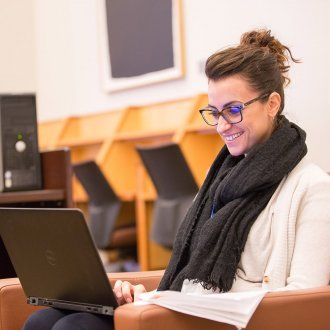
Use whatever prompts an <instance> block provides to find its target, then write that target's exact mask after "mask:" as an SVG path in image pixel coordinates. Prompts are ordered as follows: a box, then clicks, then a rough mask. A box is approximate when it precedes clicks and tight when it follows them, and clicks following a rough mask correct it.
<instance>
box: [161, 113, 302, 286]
mask: <svg viewBox="0 0 330 330" xmlns="http://www.w3.org/2000/svg"><path fill="white" fill-rule="evenodd" d="M305 139H306V134H305V132H304V131H303V130H302V129H301V128H300V127H298V126H297V125H295V124H293V123H290V122H289V121H288V120H287V119H286V118H285V117H283V118H282V121H281V125H280V127H279V128H277V129H276V130H275V131H274V132H273V134H272V135H271V137H270V138H269V139H268V140H267V141H266V142H264V143H262V144H260V145H258V146H256V147H254V148H252V150H251V151H250V152H249V153H248V155H247V156H246V157H244V156H239V157H234V156H231V155H230V153H229V151H228V149H227V147H226V146H224V147H223V148H222V150H221V151H220V153H219V154H218V156H217V158H216V159H215V161H214V163H213V164H212V167H211V168H210V171H209V173H208V175H207V177H206V179H205V181H204V183H203V185H202V187H201V189H200V191H199V193H198V195H197V197H196V198H195V200H194V202H193V205H192V206H191V208H190V209H189V211H188V212H187V215H186V217H185V219H184V221H183V222H182V224H181V226H180V229H179V231H178V234H177V236H176V240H175V243H174V247H173V253H172V257H171V260H170V262H169V265H168V267H167V269H166V271H165V274H164V276H163V278H162V281H161V283H160V285H159V287H158V290H175V291H180V290H181V287H182V283H183V281H184V280H185V279H188V280H193V281H194V282H195V283H200V284H201V285H202V286H203V287H204V288H205V289H213V290H217V289H218V290H219V291H220V292H227V291H229V290H230V289H231V287H232V285H233V282H234V279H235V275H236V270H237V266H238V263H239V261H240V258H241V254H242V252H243V250H244V246H245V243H246V240H247V237H248V234H249V232H250V229H251V227H252V225H253V223H254V221H255V220H256V219H257V217H258V215H259V214H260V213H261V211H262V210H263V209H264V208H265V207H266V205H267V203H268V202H269V200H270V198H271V197H272V195H273V194H274V192H275V190H276V188H277V187H278V185H279V184H280V182H281V180H282V179H283V178H284V177H285V176H286V175H287V174H288V173H289V172H290V171H291V170H292V169H293V168H294V167H295V166H296V165H297V164H298V163H299V162H300V160H301V159H302V158H303V157H304V156H305V155H306V153H307V146H306V144H305Z"/></svg>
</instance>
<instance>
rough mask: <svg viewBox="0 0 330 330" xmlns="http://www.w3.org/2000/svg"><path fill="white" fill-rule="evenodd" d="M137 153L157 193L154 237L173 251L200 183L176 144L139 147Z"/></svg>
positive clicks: (152, 233) (153, 227)
mask: <svg viewBox="0 0 330 330" xmlns="http://www.w3.org/2000/svg"><path fill="white" fill-rule="evenodd" d="M137 151H138V153H139V155H140V156H141V159H142V161H143V163H144V165H145V167H146V169H147V171H148V173H149V175H150V177H151V180H152V181H153V183H154V185H155V188H156V190H157V194H158V199H157V201H156V203H155V207H154V214H153V225H152V229H151V238H152V239H153V240H154V241H156V242H157V243H159V244H160V245H163V246H164V247H168V248H171V247H172V246H173V242H174V239H175V235H176V233H177V230H178V228H179V225H180V223H181V221H182V220H183V218H184V216H185V214H186V212H187V210H188V209H189V207H190V205H191V203H192V200H193V199H194V197H195V195H196V194H197V192H198V186H197V183H196V181H195V179H194V177H193V175H192V173H191V171H190V168H189V166H188V164H187V162H186V159H185V158H184V155H183V153H182V151H181V149H180V147H179V146H178V145H177V144H174V143H170V144H164V145H159V146H152V147H149V146H148V147H145V146H143V147H142V146H140V147H137Z"/></svg>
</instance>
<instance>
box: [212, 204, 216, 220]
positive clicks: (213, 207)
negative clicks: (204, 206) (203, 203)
mask: <svg viewBox="0 0 330 330" xmlns="http://www.w3.org/2000/svg"><path fill="white" fill-rule="evenodd" d="M214 209H215V204H214V202H213V204H212V210H211V219H213V216H214Z"/></svg>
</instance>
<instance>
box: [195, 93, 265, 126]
mask: <svg viewBox="0 0 330 330" xmlns="http://www.w3.org/2000/svg"><path fill="white" fill-rule="evenodd" d="M268 96H269V93H267V94H263V95H260V96H258V97H256V98H254V99H252V100H250V101H248V102H245V103H242V102H235V103H234V104H231V105H229V106H227V107H225V108H223V109H222V110H221V111H219V110H218V109H217V108H216V107H213V106H211V105H208V106H207V107H205V108H203V109H201V110H199V112H200V114H201V115H202V117H203V119H204V121H205V122H206V124H208V125H211V126H216V125H218V121H219V118H220V116H222V117H223V118H224V119H225V121H226V122H227V123H229V124H237V123H240V122H241V121H242V120H243V115H242V110H243V109H245V108H246V107H247V106H248V105H250V104H252V103H253V102H256V101H258V100H261V99H264V98H265V97H268Z"/></svg>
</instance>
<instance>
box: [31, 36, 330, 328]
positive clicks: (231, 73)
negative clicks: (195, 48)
mask: <svg viewBox="0 0 330 330" xmlns="http://www.w3.org/2000/svg"><path fill="white" fill-rule="evenodd" d="M289 59H290V60H293V61H294V62H298V61H297V60H295V59H294V58H293V57H292V55H291V52H290V50H289V48H287V47H286V46H284V45H282V44H281V43H280V42H279V41H278V40H276V39H275V38H274V37H273V36H271V34H270V31H266V30H260V31H252V32H249V33H245V34H243V36H242V38H241V42H240V44H239V45H238V46H237V47H232V48H228V49H225V50H222V51H219V52H217V53H215V54H213V55H212V56H211V57H210V58H209V59H208V60H207V62H206V69H205V72H206V75H207V77H208V79H209V84H208V89H209V90H208V94H209V105H208V106H207V107H206V108H204V109H202V110H201V111H200V112H201V114H202V115H203V118H204V120H205V121H206V122H207V123H208V124H210V125H214V126H216V129H217V131H218V133H219V135H220V136H221V137H222V139H223V140H224V141H225V144H226V145H225V147H224V148H223V149H222V150H221V151H220V153H219V155H218V156H217V158H216V160H215V161H214V163H213V165H212V167H211V168H210V171H209V173H208V175H207V178H206V180H205V182H204V183H203V186H202V187H201V189H200V191H199V193H198V195H197V197H196V198H195V201H194V203H193V205H192V207H191V208H190V210H189V211H188V213H187V215H186V218H185V220H184V221H183V223H182V225H181V227H180V230H179V232H178V235H177V237H176V241H175V244H174V248H173V253H172V257H171V260H170V263H169V265H168V267H167V269H166V272H165V274H164V276H163V278H162V280H161V283H160V285H159V288H158V289H159V290H168V289H170V290H177V291H180V290H181V291H182V292H204V293H205V292H214V291H217V292H227V291H244V290H257V289H261V288H267V289H269V290H287V289H299V288H307V287H315V286H322V285H327V284H328V283H329V279H330V249H329V243H328V239H329V237H330V179H329V178H328V176H327V175H326V173H324V172H323V171H322V170H320V169H319V168H318V167H317V166H315V165H313V164H309V163H308V162H307V161H306V159H305V157H304V156H305V155H306V153H307V147H306V144H305V138H306V134H305V132H304V131H303V130H302V129H301V128H299V127H298V126H297V125H295V124H293V123H290V122H289V121H288V120H287V119H286V118H285V117H284V116H283V115H282V111H283V109H284V91H283V88H284V86H285V85H286V84H287V83H288V82H289V79H288V78H287V77H286V73H287V71H288V69H289V65H288V61H289ZM114 291H115V293H116V296H117V298H118V302H119V303H120V304H124V303H129V302H132V301H133V299H134V298H135V297H137V296H138V294H139V293H141V292H144V291H145V289H144V287H143V286H142V285H138V286H134V285H131V284H130V283H128V282H124V283H122V282H121V281H117V282H116V284H115V287H114ZM65 313H68V312H65V311H56V310H51V309H50V310H46V311H41V312H37V313H35V314H34V315H33V316H31V317H30V319H29V320H28V322H27V323H26V326H25V329H38V326H39V328H40V325H41V324H42V322H43V320H45V319H47V327H48V328H52V326H53V325H54V324H55V325H54V326H53V329H74V328H75V327H76V328H80V327H79V326H80V325H81V328H83V326H85V327H86V326H87V324H88V326H87V327H90V328H93V329H98V327H97V323H99V329H103V328H104V329H109V328H110V327H111V326H112V325H111V324H112V320H111V319H107V318H105V317H99V316H96V315H91V314H88V313H70V315H69V316H65ZM63 316H65V317H63ZM58 320H59V321H58ZM86 322H91V323H86ZM37 324H38V326H37ZM47 327H46V326H45V325H44V324H43V329H46V328H47Z"/></svg>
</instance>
